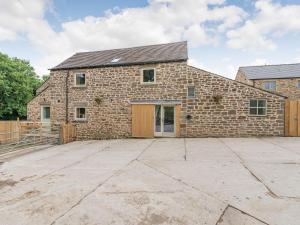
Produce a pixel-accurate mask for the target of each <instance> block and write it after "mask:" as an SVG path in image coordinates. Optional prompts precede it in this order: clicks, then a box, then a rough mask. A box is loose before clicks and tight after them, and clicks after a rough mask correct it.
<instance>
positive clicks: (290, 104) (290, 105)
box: [285, 100, 300, 137]
mask: <svg viewBox="0 0 300 225" xmlns="http://www.w3.org/2000/svg"><path fill="white" fill-rule="evenodd" d="M285 136H291V137H297V136H300V101H299V100H298V101H297V100H286V102H285Z"/></svg>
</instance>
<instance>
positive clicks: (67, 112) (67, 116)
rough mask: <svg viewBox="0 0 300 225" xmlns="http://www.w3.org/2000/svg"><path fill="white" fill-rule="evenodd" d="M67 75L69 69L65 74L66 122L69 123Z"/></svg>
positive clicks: (68, 74)
mask: <svg viewBox="0 0 300 225" xmlns="http://www.w3.org/2000/svg"><path fill="white" fill-rule="evenodd" d="M69 76H70V71H69V70H68V73H67V76H66V81H65V82H66V123H69V115H68V114H69V109H68V106H69V85H68V81H69Z"/></svg>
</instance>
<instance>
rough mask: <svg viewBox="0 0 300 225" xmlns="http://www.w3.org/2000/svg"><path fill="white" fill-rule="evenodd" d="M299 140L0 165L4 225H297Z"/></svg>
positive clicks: (168, 147) (59, 149) (51, 153)
mask: <svg viewBox="0 0 300 225" xmlns="http://www.w3.org/2000/svg"><path fill="white" fill-rule="evenodd" d="M299 212H300V138H259V139H257V138H245V139H244V138H239V139H237V138H236V139H234V138H228V139H227V138H226V139H216V138H205V139H172V138H170V139H127V140H108V141H86V142H73V143H70V144H67V145H61V146H56V147H52V148H49V149H47V150H42V151H38V152H34V153H30V154H27V155H24V156H22V157H18V158H15V159H13V160H11V161H9V162H5V163H3V164H2V165H0V224H4V225H27V224H28V225H29V224H30V225H41V224H43V225H44V224H46V225H51V224H65V225H67V224H88V225H96V224H99V225H106V224H115V225H122V224H127V225H133V224H137V225H150V224H178V225H179V224H180V225H189V224H192V225H195V224H199V225H204V224H206V225H216V224H218V225H242V224H243V225H253V224H256V225H261V224H274V225H299V224H300V213H299Z"/></svg>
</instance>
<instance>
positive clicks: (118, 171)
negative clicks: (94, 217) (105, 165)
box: [50, 140, 155, 225]
mask: <svg viewBox="0 0 300 225" xmlns="http://www.w3.org/2000/svg"><path fill="white" fill-rule="evenodd" d="M154 142H155V140H153V141H152V142H151V143H150V144H149V145H147V146H146V147H145V148H144V149H143V150H142V151H141V153H140V154H139V155H138V156H137V157H136V158H134V159H132V160H131V161H130V162H128V163H127V164H126V165H125V166H123V167H122V168H120V169H118V170H117V171H115V172H114V173H113V174H112V175H111V176H109V177H108V178H106V179H105V180H104V181H102V182H101V183H99V184H98V185H96V186H95V187H94V188H93V189H91V190H90V191H89V192H87V193H86V194H85V195H84V196H83V197H82V198H80V199H79V200H78V201H77V202H76V203H75V204H73V205H72V206H71V207H70V208H69V209H68V210H66V211H65V212H64V213H63V214H61V215H60V216H58V217H57V218H56V219H54V220H53V221H52V223H50V225H54V224H55V223H56V222H57V221H58V220H59V219H61V218H62V217H64V216H65V215H67V214H68V213H69V212H70V211H71V210H72V209H74V208H75V207H76V206H78V205H79V204H80V203H81V202H82V201H83V200H84V199H86V198H87V197H88V196H89V195H91V194H92V193H94V192H95V191H96V190H97V189H98V188H100V187H101V186H103V185H104V184H105V183H106V182H108V181H109V180H110V179H112V178H113V177H115V176H117V175H120V174H121V172H122V171H124V169H125V168H127V167H128V166H129V165H130V164H131V163H133V162H135V161H137V160H138V157H140V156H141V154H142V153H144V152H145V151H146V150H147V149H148V148H149V147H150V146H151V145H152V144H153V143H154Z"/></svg>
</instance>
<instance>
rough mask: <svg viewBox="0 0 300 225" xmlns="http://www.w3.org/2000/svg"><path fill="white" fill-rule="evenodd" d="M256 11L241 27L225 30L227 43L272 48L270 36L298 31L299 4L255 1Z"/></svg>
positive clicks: (299, 27)
mask: <svg viewBox="0 0 300 225" xmlns="http://www.w3.org/2000/svg"><path fill="white" fill-rule="evenodd" d="M255 8H256V12H255V14H254V16H253V17H252V18H250V19H248V20H247V21H246V22H245V23H244V24H243V25H242V26H241V27H239V28H237V29H233V30H231V31H228V32H227V38H228V39H229V40H228V41H227V45H228V46H229V47H230V48H235V49H252V50H260V49H263V50H265V49H267V50H273V49H275V48H276V44H275V43H274V41H273V40H272V38H276V37H280V36H282V35H284V34H286V33H288V32H296V33H298V32H300V16H299V15H300V5H280V4H278V3H274V2H273V1H271V0H258V1H256V2H255Z"/></svg>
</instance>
